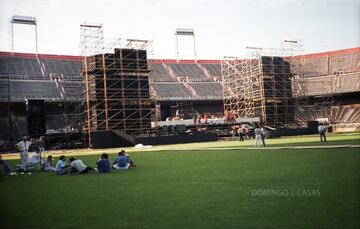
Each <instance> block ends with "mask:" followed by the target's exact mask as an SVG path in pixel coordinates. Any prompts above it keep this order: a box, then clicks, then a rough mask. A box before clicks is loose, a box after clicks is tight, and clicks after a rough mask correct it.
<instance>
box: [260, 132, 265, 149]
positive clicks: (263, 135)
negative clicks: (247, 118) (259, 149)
mask: <svg viewBox="0 0 360 229" xmlns="http://www.w3.org/2000/svg"><path fill="white" fill-rule="evenodd" d="M260 130H261V141H262V144H263V146H264V147H265V138H266V130H265V128H264V127H261V128H260Z"/></svg>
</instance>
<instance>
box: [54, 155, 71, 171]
mask: <svg viewBox="0 0 360 229" xmlns="http://www.w3.org/2000/svg"><path fill="white" fill-rule="evenodd" d="M69 171H71V167H70V166H69V165H67V164H66V162H65V156H64V155H61V156H60V158H59V161H58V162H57V163H56V166H55V172H56V175H64V174H68V173H69Z"/></svg>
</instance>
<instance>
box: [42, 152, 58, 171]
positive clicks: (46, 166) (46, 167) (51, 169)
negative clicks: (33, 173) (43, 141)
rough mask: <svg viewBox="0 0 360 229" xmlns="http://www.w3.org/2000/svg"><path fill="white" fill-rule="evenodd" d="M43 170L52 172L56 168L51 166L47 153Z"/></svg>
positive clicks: (50, 157)
mask: <svg viewBox="0 0 360 229" xmlns="http://www.w3.org/2000/svg"><path fill="white" fill-rule="evenodd" d="M44 171H45V172H52V171H56V169H55V168H54V167H53V166H52V156H51V155H49V156H48V157H47V159H46V161H45V162H44Z"/></svg>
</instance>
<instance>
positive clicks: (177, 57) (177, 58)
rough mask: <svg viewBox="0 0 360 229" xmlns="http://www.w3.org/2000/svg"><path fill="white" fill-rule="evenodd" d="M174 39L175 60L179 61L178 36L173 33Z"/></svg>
mask: <svg viewBox="0 0 360 229" xmlns="http://www.w3.org/2000/svg"><path fill="white" fill-rule="evenodd" d="M175 41H176V60H177V62H179V43H178V36H177V35H176V33H175Z"/></svg>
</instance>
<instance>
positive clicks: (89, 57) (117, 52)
mask: <svg viewBox="0 0 360 229" xmlns="http://www.w3.org/2000/svg"><path fill="white" fill-rule="evenodd" d="M80 28H81V56H82V68H81V75H82V76H83V79H84V85H85V87H84V111H85V114H86V115H85V120H86V121H85V125H84V126H85V130H86V131H87V134H88V142H89V146H90V147H91V146H92V144H91V141H92V139H91V135H92V132H93V131H98V130H119V131H121V132H123V133H125V134H130V135H138V134H142V133H145V132H146V131H147V130H149V129H150V128H151V121H152V118H153V117H152V115H153V112H154V104H153V102H152V101H151V100H150V92H149V74H150V69H149V65H148V60H147V55H148V54H150V53H151V52H152V46H151V44H152V42H151V41H147V40H139V39H128V40H126V42H125V44H121V42H120V41H121V40H120V39H116V40H115V41H114V42H111V43H109V44H107V45H104V36H103V28H102V25H101V24H100V25H96V24H83V25H81V27H80Z"/></svg>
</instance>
